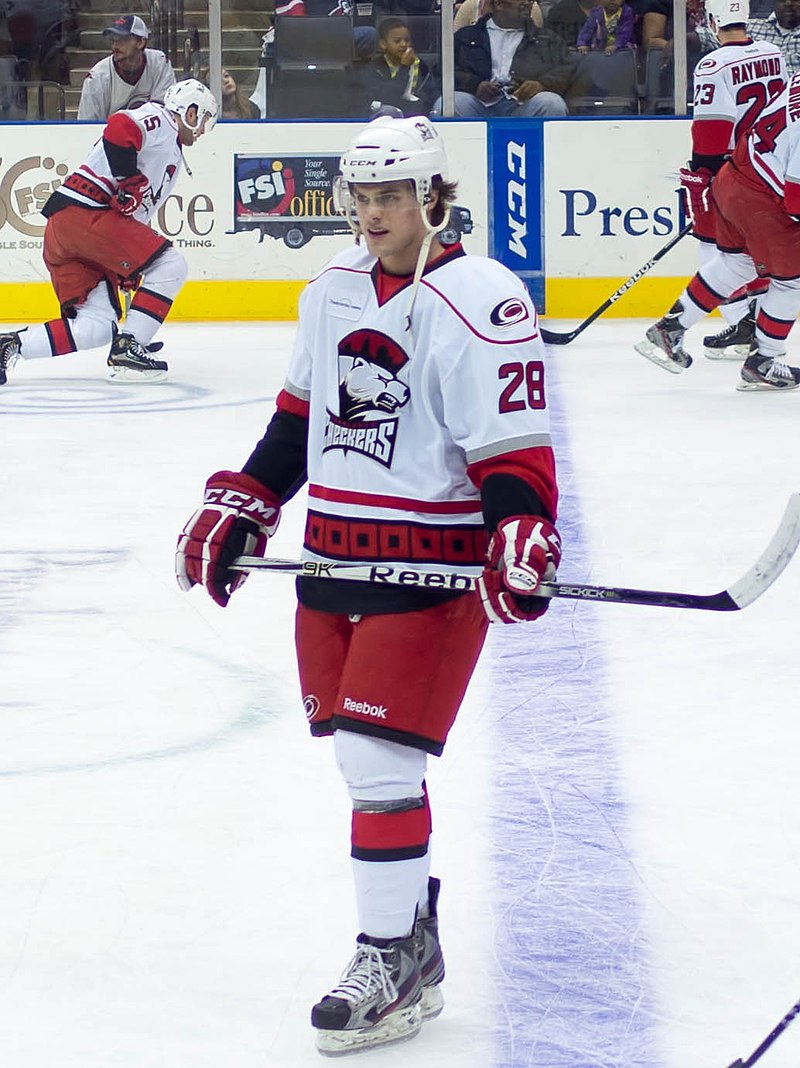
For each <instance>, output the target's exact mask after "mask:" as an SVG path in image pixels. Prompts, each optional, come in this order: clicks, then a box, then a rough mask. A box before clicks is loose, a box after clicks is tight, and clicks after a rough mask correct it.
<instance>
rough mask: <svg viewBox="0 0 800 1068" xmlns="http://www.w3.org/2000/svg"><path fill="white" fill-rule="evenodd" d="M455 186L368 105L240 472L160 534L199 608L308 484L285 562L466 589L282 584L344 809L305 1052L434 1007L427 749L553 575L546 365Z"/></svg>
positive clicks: (437, 749) (310, 714)
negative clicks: (293, 557)
mask: <svg viewBox="0 0 800 1068" xmlns="http://www.w3.org/2000/svg"><path fill="white" fill-rule="evenodd" d="M454 196H455V184H454V183H452V182H451V181H450V180H449V178H448V167H447V160H446V157H445V153H444V148H443V144H442V141H441V138H440V135H439V133H438V132H437V130H436V128H435V127H434V126H433V125H432V124H431V123H430V122H429V121H428V120H427V119H425V118H407V119H395V118H389V117H383V118H379V119H376V120H374V121H373V122H372V123H370V125H369V126H367V127H366V128H365V129H364V130H363V131H362V132H361V133H360V134H359V136H358V137H356V139H355V140H354V142H353V143H352V145H351V146H350V148H349V149H348V150H347V152H345V154H344V156H343V157H342V160H341V177H340V181H339V189H338V197H339V202H340V204H341V205H342V207H343V209H344V210H345V211H346V212H347V215H348V218H349V219H350V221H351V225H352V226H353V228H354V229H355V232H356V234H357V235H358V239H357V243H356V246H355V247H354V248H352V249H350V250H348V251H346V252H343V253H342V254H340V255H339V256H337V257H335V258H334V259H333V260H332V261H331V262H330V263H329V264H328V265H327V267H325V268H324V270H322V271H321V272H320V273H319V274H318V275H317V276H316V278H314V279H313V280H312V281H311V282H310V283H309V285H308V287H307V288H306V290H305V292H304V293H303V296H302V298H301V303H300V323H299V328H298V333H297V340H296V344H295V348H294V352H293V355H292V357H291V360H290V363H289V368H288V375H287V379H286V383H285V386H284V388H283V390H282V392H281V393H280V395H279V397H278V400H277V412H276V413H275V415H274V416H273V417H272V420H271V422H270V423H269V426H268V427H267V430H266V433H265V435H264V437H263V438H262V440H261V441H260V442H259V443H258V444H257V445H256V447H255V449H254V451H253V453H252V455H251V456H250V458H249V459H248V460H247V462H246V463H245V464H244V467H243V469H242V471H240V472H233V471H220V472H217V473H216V474H214V475H212V476H211V478H210V479H209V480H208V482H207V484H206V492H205V498H204V502H203V504H202V506H201V507H200V508H199V509H198V511H197V512H196V513H195V514H194V515H193V516H192V518H191V519H190V520H189V522H188V523H187V524H186V526H185V528H184V530H183V533H182V534H181V536H180V538H179V540H178V546H177V553H176V573H177V577H178V582H179V584H180V586H181V587H182V588H183V589H185V590H188V589H190V588H191V587H192V586H193V585H194V584H196V583H198V584H202V585H203V586H205V588H206V590H207V591H208V593H209V594H210V595H211V597H212V598H213V599H214V600H215V601H216V602H217V603H218V604H220V605H225V604H227V602H228V599H229V597H230V595H231V594H232V593H233V591H234V590H236V589H237V588H238V587H239V585H240V584H241V582H242V581H243V578H244V576H243V574H242V573H241V572H237V571H236V570H233V569H232V567H231V564H232V562H233V560H234V559H235V557H236V556H237V555H239V554H240V553H243V552H244V553H252V552H255V553H258V554H262V555H263V553H264V551H265V547H266V544H267V540H268V538H269V537H270V536H271V535H272V533H273V532H274V530H275V528H276V526H277V524H278V519H279V516H280V512H281V508H282V506H283V505H284V504H285V503H286V501H287V500H288V499H289V498H290V497H291V496H292V495H293V494H294V493H295V492H296V490H297V489H298V487H299V486H300V485H302V484H303V483H304V482H306V481H307V483H308V512H307V521H306V528H305V542H304V548H303V555H304V558H306V559H311V560H320V561H358V562H361V563H370V562H371V563H374V564H381V563H385V564H388V563H391V564H392V565H397V566H400V567H403V566H407V567H409V568H415V569H419V568H424V567H425V566H426V565H428V566H430V567H434V568H437V569H439V570H441V569H445V570H446V569H447V568H448V567H450V568H452V569H456V568H457V569H458V570H459V571H463V570H465V569H467V570H472V572H473V573H474V574H475V575H476V576H477V577H478V591H477V592H476V591H470V592H464V591H463V590H461V591H459V590H453V589H446V588H445V589H442V588H438V587H433V586H424V587H422V586H419V585H417V586H402V585H400V586H398V585H391V586H390V585H386V584H380V583H375V584H366V583H354V582H347V581H342V580H331V579H316V578H302V579H300V580H299V581H298V587H297V592H298V600H299V604H298V608H297V618H296V644H297V658H298V666H299V674H300V683H301V689H302V694H303V702H304V706H305V711H306V716H307V718H308V722H309V727H310V730H311V733H312V735H315V736H329V735H332V736H333V745H334V750H335V755H336V759H337V763H338V766H339V768H340V770H341V772H342V775H343V777H344V780H345V782H346V785H347V789H348V792H349V795H350V799H351V803H352V824H351V857H352V867H353V874H354V880H355V891H356V904H357V912H358V920H359V926H360V934H359V935H358V937H357V939H356V951H355V955H354V957H353V959H352V961H351V962H350V964H349V965H348V966H347V968H346V969H345V971H344V973H343V974H342V977H341V979H340V981H339V982H338V983H337V984H336V985H335V986H334V987H333V988H332V989H331V990H330V991H329V993H328V994H326V995H325V996H324V997H323V998H322V999H321V1000H320V1001H319V1002H318V1003H317V1004H316V1005H315V1006H314V1008H313V1010H312V1016H311V1021H312V1025H313V1027H314V1028H315V1030H316V1041H317V1046H318V1048H319V1050H320V1051H321V1052H322V1053H325V1054H338V1053H349V1052H357V1051H359V1050H362V1049H370V1048H373V1047H375V1046H380V1045H384V1044H386V1043H390V1042H396V1041H399V1040H401V1039H405V1038H411V1037H412V1036H413V1035H415V1034H416V1033H417V1032H418V1031H419V1029H420V1027H421V1025H422V1021H423V1020H424V1019H430V1018H432V1017H434V1016H436V1015H438V1013H439V1012H440V1011H441V1009H442V1005H443V998H442V994H441V989H440V984H441V981H442V979H443V977H444V960H443V957H442V951H441V947H440V944H439V938H438V920H437V900H438V894H439V883H438V880H436V879H435V878H433V877H431V876H430V842H429V840H430V831H431V820H430V806H429V801H428V795H427V791H426V789H425V769H426V761H427V757H428V754H433V755H437V756H438V755H439V754H441V752H442V750H443V748H444V745H445V741H446V738H447V734H448V731H449V729H450V727H451V726H452V724H453V721H454V719H455V716H456V714H457V711H458V708H459V705H460V703H461V700H462V698H463V695H464V691H465V689H466V686H467V683H468V681H469V678H470V676H471V674H472V672H473V670H474V667H475V663H476V661H477V658H478V655H479V653H480V650H481V647H482V645H483V641H484V637H485V633H486V629H487V625H488V623H489V622H492V623H497V622H501V623H518V622H524V621H528V620H534V619H536V618H538V617H539V616H540V615H541V614H542V613H543V611H544V610H545V608H546V607H547V603H546V601H545V600H543V599H541V598H537V597H536V588H537V586H538V584H539V582H540V581H541V580H542V579H549V578H551V577H552V576H553V575H554V574H555V570H556V567H557V565H558V562H559V558H560V552H561V550H560V543H559V537H558V533H557V531H556V528H555V526H554V523H555V519H556V504H557V486H556V476H555V462H554V458H553V452H552V448H551V441H550V431H549V423H548V407H547V374H546V357H545V353H544V346H543V344H542V341H541V338H540V335H539V327H538V322H537V317H536V310H535V308H534V307H533V305H532V303H531V300H530V298H529V296H528V293H527V291H526V289H525V288H524V286H523V285H522V284H521V283H520V281H519V280H518V279H517V278H516V277H515V276H514V275H513V274H512V273H511V272H509V271H508V270H506V268H504V267H502V266H501V265H500V264H498V263H496V262H495V261H493V260H489V259H484V258H481V257H473V256H469V257H468V256H466V254H465V253H464V250H463V249H462V248H461V246H460V245H455V246H452V247H448V248H445V247H444V246H442V245H441V244H440V242H439V240H438V237H437V235H438V233H439V232H441V230H442V228H443V227H444V226H445V225H446V222H447V216H448V210H449V207H448V206H449V204H450V203H451V202H452V201H453V198H454Z"/></svg>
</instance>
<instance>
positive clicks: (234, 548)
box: [175, 471, 281, 608]
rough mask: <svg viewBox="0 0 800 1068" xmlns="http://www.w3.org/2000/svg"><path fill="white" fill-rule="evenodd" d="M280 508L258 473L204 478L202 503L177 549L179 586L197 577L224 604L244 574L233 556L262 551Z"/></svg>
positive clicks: (187, 585)
mask: <svg viewBox="0 0 800 1068" xmlns="http://www.w3.org/2000/svg"><path fill="white" fill-rule="evenodd" d="M280 514H281V504H280V501H279V500H278V498H277V497H276V496H275V495H274V494H273V493H271V492H270V491H269V490H268V489H266V487H264V486H262V485H261V483H260V482H258V481H256V479H254V478H251V477H250V475H245V474H243V473H239V474H237V473H236V472H234V471H217V473H216V474H215V475H212V476H211V478H210V479H209V480H208V482H206V492H205V496H204V497H203V506H202V507H201V508H198V509H197V511H196V512H195V513H194V515H193V516H192V518H191V519H190V520H189V522H188V523H187V524H186V526H185V527H184V528H183V533H182V534H181V536H180V537H179V538H178V545H177V548H176V550H175V577H176V578H177V580H178V585H179V586H180V588H181V589H182V590H190V589H191V588H192V586H194V585H195V584H196V583H200V585H202V586H205V588H206V589H207V590H208V593H209V596H210V597H212V598H213V600H215V601H216V602H217V604H218V605H220V606H221V607H222V608H224V607H225V605H226V604H227V603H228V601H229V600H230V596H231V594H232V593H233V591H234V590H238V589H239V587H240V586H241V585H242V583H243V582H244V580H245V579H246V578H247V575H246V574H245V572H243V571H232V570H231V564H232V563H233V561H234V559H235V558H236V557H237V556H241V555H246V556H263V555H264V551H265V549H266V547H267V540H268V539H269V538H271V537H272V535H273V534H274V533H275V531H276V529H277V526H278V521H279V519H280Z"/></svg>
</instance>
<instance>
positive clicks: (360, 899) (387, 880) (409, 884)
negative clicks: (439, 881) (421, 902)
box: [352, 853, 430, 938]
mask: <svg viewBox="0 0 800 1068" xmlns="http://www.w3.org/2000/svg"><path fill="white" fill-rule="evenodd" d="M352 865H353V878H354V880H355V885H356V907H357V910H358V924H359V928H360V930H362V931H363V932H364V934H368V935H370V937H372V938H403V937H405V936H406V935H409V934H411V931H412V929H413V927H414V916H415V915H416V911H417V904H418V899H419V888H420V885H422V884H423V883H424V884H425V887H426V892H425V900H426V901H427V885H428V872H429V871H430V855H429V854H428V853H426V854H425V856H424V857H414V858H413V859H412V860H392V861H388V862H384V863H374V862H372V861H365V860H355V859H354V860H353V861H352Z"/></svg>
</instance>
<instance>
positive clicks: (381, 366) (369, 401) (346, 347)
mask: <svg viewBox="0 0 800 1068" xmlns="http://www.w3.org/2000/svg"><path fill="white" fill-rule="evenodd" d="M338 360H339V411H338V412H332V411H330V410H328V412H327V422H326V426H325V443H324V445H323V451H324V452H328V451H330V450H331V449H341V450H342V451H344V452H349V451H352V452H358V453H361V454H362V455H363V456H368V457H369V458H370V459H372V460H376V461H377V462H378V463H380V464H382V465H383V466H384V467H390V466H391V462H392V456H393V454H394V445H395V440H396V438H397V424H398V420H397V416H396V414H395V413H397V412H398V411H399V410H400V409H401V408H403V407H405V405H406V404H408V401H409V397H410V396H411V394H410V391H409V388H408V386H407V385H406V384H405V382H401V381H400V379H399V378H398V372H399V371H400V370H401V369H402V368H403V367H404V366H405V365H406V364H407V363H408V353H407V352H406V351H405V350H404V349H403V348H402V347H401V346H400V345H398V343H397V342H396V341H395V340H394V339H393V338H391V337H389V336H388V335H387V334H382V333H381V332H380V331H379V330H363V329H362V330H354V331H353V332H352V333H350V334H347V335H346V336H345V337H343V338H342V340H341V341H340V342H339V347H338Z"/></svg>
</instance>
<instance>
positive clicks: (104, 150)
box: [0, 79, 217, 386]
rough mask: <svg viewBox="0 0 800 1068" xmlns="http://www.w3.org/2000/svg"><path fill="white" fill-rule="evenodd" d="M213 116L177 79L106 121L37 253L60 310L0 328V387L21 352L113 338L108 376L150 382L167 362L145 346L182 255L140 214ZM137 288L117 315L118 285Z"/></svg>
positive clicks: (198, 93)
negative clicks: (155, 98) (158, 98)
mask: <svg viewBox="0 0 800 1068" xmlns="http://www.w3.org/2000/svg"><path fill="white" fill-rule="evenodd" d="M216 118H217V103H216V100H215V99H214V96H213V94H212V93H211V91H210V90H209V89H208V88H207V87H206V86H205V85H203V84H202V83H201V82H199V81H196V80H195V79H189V80H187V81H182V82H178V83H176V84H175V85H173V86H172V87H171V88H170V89H169V90H168V91H167V94H166V99H165V101H164V103H163V104H156V103H149V104H143V105H142V106H141V107H139V108H135V109H134V110H132V111H120V112H117V114H116V115H112V116H111V118H110V119H109V121H108V123H107V125H106V127H105V129H104V131H103V136H102V137H101V138H100V140H98V141H97V142H96V143H95V145H94V146H93V147H92V149H91V151H90V152H89V155H88V156H87V158H86V160H85V161H84V163H82V164H81V166H80V167H78V168H77V170H75V171H74V172H73V173H72V174H70V175H69V177H68V178H67V179H66V180H65V181H64V184H63V185H62V186H61V187H60V188H59V189H57V190H56V191H55V192H54V193H52V194H51V196H50V198H49V199H48V201H47V203H46V204H45V206H44V208H43V209H42V214H43V215H44V216H45V217H46V218H47V225H46V227H45V234H44V249H43V257H44V262H45V265H46V267H47V269H48V271H49V272H50V279H51V282H52V284H53V289H54V290H55V293H56V296H57V297H58V301H59V305H60V307H61V317H60V318H59V319H53V320H51V321H50V322H47V323H44V324H43V325H41V326H30V327H26V328H24V329H21V330H18V331H14V332H13V333H10V334H0V386H2V385H5V383H6V381H7V377H8V370H9V368H10V367H11V366H12V364H14V363H15V362H16V361H17V360H18V359H19V358H22V359H24V360H36V359H41V358H44V357H48V356H62V355H66V354H68V353H72V352H77V351H80V350H83V349H92V348H96V347H98V346H101V345H106V344H108V343H109V342H111V350H110V352H109V355H108V361H107V363H108V375H109V378H111V379H124V380H127V381H158V380H161V379H163V378H164V377H165V375H166V372H167V364H166V362H165V361H163V360H156V359H153V358H152V356H151V355H150V353H149V351H148V347H149V346H150V344H151V342H152V341H153V338H154V337H155V335H156V332H157V331H158V329H159V327H160V326H161V324H162V322H163V321H164V319H165V318H166V317H167V315H168V314H169V310H170V308H171V307H172V302H173V300H174V299H175V297H176V296H177V294H178V292H179V291H180V289H181V287H182V285H183V283H184V282H185V280H186V274H187V266H186V260H185V259H184V257H183V256H182V255H181V253H180V252H178V251H177V249H175V248H173V246H172V242H170V241H168V240H167V238H165V237H162V236H161V235H160V234H157V233H156V232H155V231H154V230H153V229H151V227H150V226H149V225H148V221H149V220H150V219H151V218H152V217H153V215H154V214H155V213H156V211H157V210H158V208H159V206H160V205H161V204H163V203H164V201H165V200H166V198H167V197H168V196H169V193H170V190H171V189H172V187H173V186H174V184H175V182H176V180H177V178H178V175H179V174H180V170H181V166H182V163H183V148H184V147H187V146H189V145H192V144H194V142H195V141H196V140H197V138H198V137H201V136H202V135H203V134H204V133H206V132H207V131H208V130H210V129H211V128H212V127H213V125H214V123H215V122H216ZM120 288H121V289H131V290H134V289H135V294H134V297H133V300H132V301H131V305H130V308H129V309H128V312H127V315H126V318H125V329H124V331H122V332H119V331H118V329H117V323H118V321H119V320H120V317H121V315H122V309H121V306H120V300H119V290H120Z"/></svg>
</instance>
